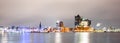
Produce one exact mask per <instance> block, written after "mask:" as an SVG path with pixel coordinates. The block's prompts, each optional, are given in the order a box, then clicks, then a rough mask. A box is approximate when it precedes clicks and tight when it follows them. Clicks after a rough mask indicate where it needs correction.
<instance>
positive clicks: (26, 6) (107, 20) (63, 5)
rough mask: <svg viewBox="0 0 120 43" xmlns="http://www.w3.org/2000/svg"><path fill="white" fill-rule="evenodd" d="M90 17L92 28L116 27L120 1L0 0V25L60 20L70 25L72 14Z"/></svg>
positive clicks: (36, 23) (71, 23)
mask: <svg viewBox="0 0 120 43" xmlns="http://www.w3.org/2000/svg"><path fill="white" fill-rule="evenodd" d="M77 14H79V15H80V16H82V17H83V18H88V19H90V20H92V25H91V26H92V27H95V26H96V24H97V23H101V26H100V27H104V26H107V27H108V26H114V27H116V28H120V17H119V16H120V0H0V25H1V26H13V25H16V26H38V25H39V23H40V21H41V23H42V25H44V26H52V27H55V24H56V21H57V20H61V21H63V22H64V24H65V26H67V27H74V16H75V15H77Z"/></svg>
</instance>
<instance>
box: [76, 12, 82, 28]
mask: <svg viewBox="0 0 120 43" xmlns="http://www.w3.org/2000/svg"><path fill="white" fill-rule="evenodd" d="M81 21H82V18H81V17H80V15H79V14H78V15H77V16H75V26H78V25H80V24H79V23H81Z"/></svg>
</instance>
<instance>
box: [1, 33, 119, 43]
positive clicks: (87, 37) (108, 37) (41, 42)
mask: <svg viewBox="0 0 120 43" xmlns="http://www.w3.org/2000/svg"><path fill="white" fill-rule="evenodd" d="M0 43H120V33H89V32H82V33H81V32H80V33H73V32H70V33H0Z"/></svg>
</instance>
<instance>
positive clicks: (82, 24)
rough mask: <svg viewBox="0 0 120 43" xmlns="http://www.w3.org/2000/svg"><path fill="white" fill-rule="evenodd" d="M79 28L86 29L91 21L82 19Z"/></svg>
mask: <svg viewBox="0 0 120 43" xmlns="http://www.w3.org/2000/svg"><path fill="white" fill-rule="evenodd" d="M80 25H81V26H84V27H87V26H90V25H91V20H88V19H83V20H82V21H81V23H80Z"/></svg>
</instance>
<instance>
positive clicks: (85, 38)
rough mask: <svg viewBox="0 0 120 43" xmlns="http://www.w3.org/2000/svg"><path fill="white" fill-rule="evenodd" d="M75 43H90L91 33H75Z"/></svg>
mask: <svg viewBox="0 0 120 43" xmlns="http://www.w3.org/2000/svg"><path fill="white" fill-rule="evenodd" d="M74 43H89V33H88V32H82V33H75V38H74Z"/></svg>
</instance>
